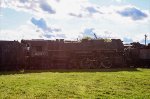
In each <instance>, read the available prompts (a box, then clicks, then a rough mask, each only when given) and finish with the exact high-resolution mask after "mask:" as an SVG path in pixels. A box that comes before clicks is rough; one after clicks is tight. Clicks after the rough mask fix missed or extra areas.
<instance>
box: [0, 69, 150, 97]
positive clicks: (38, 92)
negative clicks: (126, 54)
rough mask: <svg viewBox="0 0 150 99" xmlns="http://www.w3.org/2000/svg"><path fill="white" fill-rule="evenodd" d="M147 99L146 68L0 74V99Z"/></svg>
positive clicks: (148, 76) (149, 91) (149, 81)
mask: <svg viewBox="0 0 150 99" xmlns="http://www.w3.org/2000/svg"><path fill="white" fill-rule="evenodd" d="M3 98H6V99H10V98H11V99H24V98H25V99H33V98H38V99H46V98H48V99H53V98H57V99H64V98H67V99H68V98H69V99H70V98H71V99H72V98H84V99H85V98H86V99H87V98H88V99H93V98H104V99H113V98H115V99H116V98H117V99H118V98H119V99H120V98H121V99H122V98H124V99H150V69H140V68H138V69H123V70H122V69H111V70H107V69H103V70H82V71H81V70H76V71H74V70H68V71H67V70H66V71H65V70H53V71H49V72H48V71H28V72H26V71H25V72H7V73H6V72H3V73H0V99H3Z"/></svg>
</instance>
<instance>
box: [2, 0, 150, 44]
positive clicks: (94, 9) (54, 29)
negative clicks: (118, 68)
mask: <svg viewBox="0 0 150 99" xmlns="http://www.w3.org/2000/svg"><path fill="white" fill-rule="evenodd" d="M93 33H95V34H96V35H97V36H98V37H99V38H117V39H118V38H119V39H122V40H123V41H124V42H125V43H130V42H133V41H134V42H141V43H144V42H143V41H144V35H145V34H147V35H148V38H147V41H148V42H149V43H150V0H1V1H0V39H1V40H21V39H49V40H50V39H56V38H64V39H68V40H76V39H77V38H78V39H81V38H83V37H85V36H90V37H93Z"/></svg>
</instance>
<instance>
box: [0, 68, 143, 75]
mask: <svg viewBox="0 0 150 99" xmlns="http://www.w3.org/2000/svg"><path fill="white" fill-rule="evenodd" d="M120 71H128V72H141V71H140V70H139V69H137V68H112V69H51V70H20V71H1V72H0V75H13V74H28V73H44V72H52V73H72V72H77V73H82V72H87V73H93V72H120Z"/></svg>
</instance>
